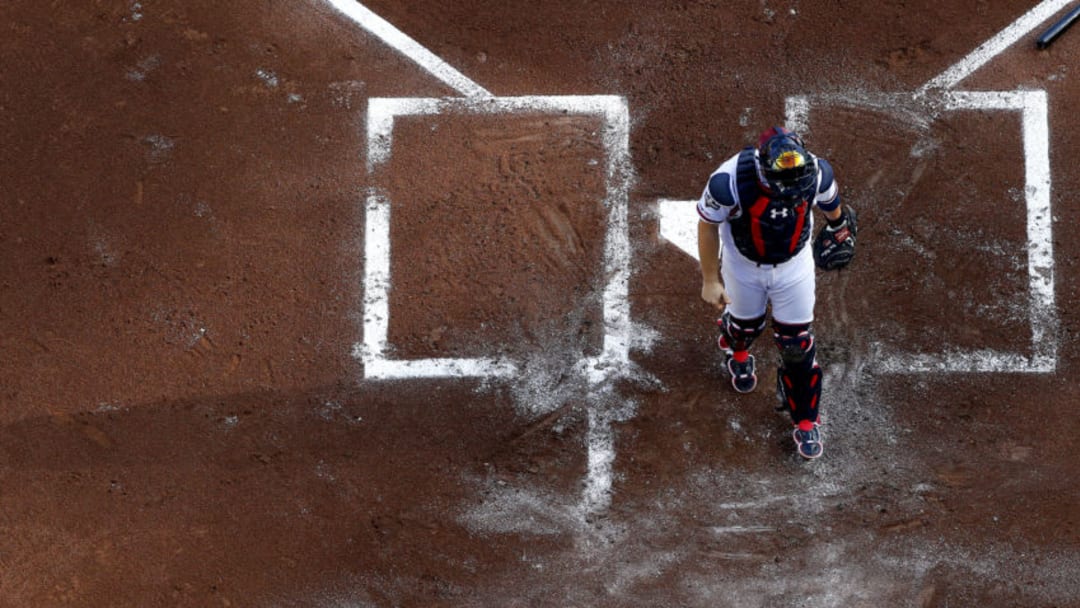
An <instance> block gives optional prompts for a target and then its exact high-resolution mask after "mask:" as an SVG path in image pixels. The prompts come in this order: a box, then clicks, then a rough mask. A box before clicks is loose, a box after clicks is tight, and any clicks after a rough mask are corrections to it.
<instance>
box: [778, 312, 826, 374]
mask: <svg viewBox="0 0 1080 608" xmlns="http://www.w3.org/2000/svg"><path fill="white" fill-rule="evenodd" d="M773 340H775V341H776V348H777V349H779V350H780V361H781V362H782V363H783V365H784V368H785V369H789V370H792V371H794V370H800V371H801V370H805V371H809V370H811V369H813V368H814V367H816V366H817V361H816V359H817V345H816V344H815V343H814V330H813V329H812V328H811V327H810V324H809V323H801V324H799V325H787V324H785V323H776V322H774V323H773Z"/></svg>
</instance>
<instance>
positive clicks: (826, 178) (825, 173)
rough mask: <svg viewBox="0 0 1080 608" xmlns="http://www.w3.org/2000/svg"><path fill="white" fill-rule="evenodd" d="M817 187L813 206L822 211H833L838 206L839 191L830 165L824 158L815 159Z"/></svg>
mask: <svg viewBox="0 0 1080 608" xmlns="http://www.w3.org/2000/svg"><path fill="white" fill-rule="evenodd" d="M817 163H818V186H817V193H816V194H815V196H814V204H815V205H817V206H818V208H819V209H821V210H822V211H833V210H834V209H836V208H837V207H839V206H840V189H839V188H838V187H837V185H836V176H835V175H833V168H832V165H831V164H829V161H827V160H825V159H824V158H819V159H817Z"/></svg>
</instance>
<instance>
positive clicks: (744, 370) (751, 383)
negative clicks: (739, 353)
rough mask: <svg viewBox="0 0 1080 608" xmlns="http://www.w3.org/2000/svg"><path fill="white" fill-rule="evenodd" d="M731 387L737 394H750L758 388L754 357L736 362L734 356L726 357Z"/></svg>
mask: <svg viewBox="0 0 1080 608" xmlns="http://www.w3.org/2000/svg"><path fill="white" fill-rule="evenodd" d="M725 359H726V363H727V371H728V374H730V375H731V386H732V388H734V389H735V392H737V393H749V392H752V391H753V390H754V389H755V388H757V374H755V373H754V355H747V356H746V360H745V361H736V360H735V356H734V354H731V355H727V356H726V357H725Z"/></svg>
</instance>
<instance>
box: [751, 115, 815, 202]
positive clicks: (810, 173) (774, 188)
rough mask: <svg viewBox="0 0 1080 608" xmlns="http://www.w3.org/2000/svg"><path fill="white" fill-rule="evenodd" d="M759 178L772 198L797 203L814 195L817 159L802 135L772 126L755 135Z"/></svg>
mask: <svg viewBox="0 0 1080 608" xmlns="http://www.w3.org/2000/svg"><path fill="white" fill-rule="evenodd" d="M757 160H758V171H759V177H760V178H761V182H762V184H764V185H765V186H766V187H767V188H768V189H769V192H770V193H771V194H772V195H773V198H777V199H782V200H786V201H789V202H791V203H792V204H796V203H799V202H802V201H803V200H804V199H807V198H811V197H812V196H813V191H814V186H815V185H816V183H817V161H816V160H815V159H814V156H813V155H812V154H810V153H809V152H807V151H806V147H805V146H804V145H803V141H802V138H801V137H799V136H798V135H797V134H796V133H792V132H791V131H788V130H787V129H785V128H784V127H772V128H771V129H769V130H767V131H765V132H764V133H762V134H761V137H759V138H758V147H757Z"/></svg>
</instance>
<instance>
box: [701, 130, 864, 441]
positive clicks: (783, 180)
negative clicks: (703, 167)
mask: <svg viewBox="0 0 1080 608" xmlns="http://www.w3.org/2000/svg"><path fill="white" fill-rule="evenodd" d="M814 207H817V208H818V209H819V210H821V212H822V213H823V214H824V216H825V219H826V220H827V224H826V225H825V226H822V228H821V230H820V231H819V232H818V233H817V235H816V236H815V237H814V238H813V242H812V243H811V244H810V246H807V245H808V241H810V240H811V239H810V235H811V234H812V232H813V224H814V217H813V213H811V210H812V209H813V208H814ZM697 210H698V215H699V216H700V221H699V222H698V253H699V254H700V257H701V280H702V284H701V298H702V299H703V300H705V301H706V302H708V303H710V304H712V305H714V306H716V307H717V309H719V310H720V311H722V314H721V316H720V319H719V325H720V336H719V338H718V340H717V343H718V345H719V346H720V349H721V351H722V352H723V356H724V368H725V370H726V372H727V374H728V375H730V378H731V385H732V387H734V389H735V390H736V391H737V392H739V393H749V392H751V391H753V390H754V389H755V388H756V387H757V373H756V369H755V362H754V356H753V355H751V354H750V352H749V350H750V345H751V344H752V343H753V342H754V341H755V340H756V339H757V338H758V337H759V336H760V335H761V334H762V333H764V331H765V327H766V324H767V323H766V308H767V307H768V306H770V305H771V307H772V330H773V332H772V333H773V342H774V343H775V344H776V347H777V349H778V350H779V353H780V365H779V368H778V369H777V382H776V384H777V387H776V390H777V396H778V397H779V399H780V401H781V402H782V403H783V407H784V409H786V410H787V411H788V412H789V413H790V414H791V420H792V423H793V424H794V427H795V428H794V430H793V431H792V435H793V437H794V439H795V446H796V450H797V451H798V453H799V455H801V456H802V457H803V458H806V459H812V458H817V457H819V456H821V454H822V441H821V434H820V431H819V428H818V424H819V415H818V411H819V408H818V406H819V402H820V400H821V391H822V380H823V374H822V370H821V367H820V366H819V365H818V362H817V357H816V352H817V349H816V345H815V343H814V332H813V328H812V327H811V323H812V322H813V320H814V302H815V265H816V266H817V267H819V268H822V269H825V270H836V269H840V268H844V267H846V266H847V265H848V264H850V263H851V260H852V258H853V257H854V255H855V232H856V225H855V211H854V210H853V209H851V208H850V207H844V206H843V205H842V204H841V202H840V194H839V190H838V188H837V184H836V179H835V178H834V176H833V169H832V166H831V165H830V164H829V162H828V161H827V160H825V159H824V158H819V157H816V156H814V155H813V154H811V153H810V152H809V151H807V149H806V147H805V145H804V144H803V140H802V138H801V137H799V135H797V134H796V133H793V132H791V131H789V130H787V129H785V128H783V127H772V128H770V129H768V130H767V131H765V132H764V133H762V134H761V136H760V137H759V138H758V142H757V145H756V146H748V147H746V148H745V149H743V150H742V151H740V152H739V153H737V154H735V155H734V156H732V157H731V158H729V159H727V160H726V161H725V162H724V163H722V164H721V165H720V167H719V168H718V169H716V171H714V172H713V173H712V175H711V176H709V182H708V184H707V185H706V187H705V191H704V192H703V193H702V195H701V199H700V200H699V201H698V205H697Z"/></svg>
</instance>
